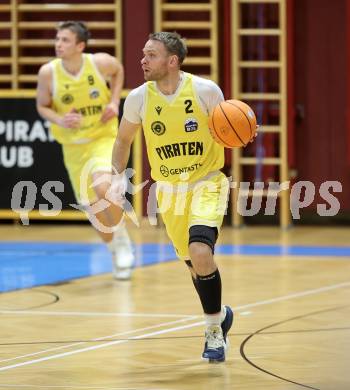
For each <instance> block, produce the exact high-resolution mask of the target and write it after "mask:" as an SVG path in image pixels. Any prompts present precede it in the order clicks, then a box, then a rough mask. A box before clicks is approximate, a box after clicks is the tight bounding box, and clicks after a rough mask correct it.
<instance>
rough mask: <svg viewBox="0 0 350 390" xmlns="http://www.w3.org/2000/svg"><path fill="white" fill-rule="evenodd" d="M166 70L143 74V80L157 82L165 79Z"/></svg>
mask: <svg viewBox="0 0 350 390" xmlns="http://www.w3.org/2000/svg"><path fill="white" fill-rule="evenodd" d="M168 73H169V72H168V70H167V69H166V68H161V69H157V70H152V71H150V72H144V73H143V74H144V78H145V80H146V81H159V80H162V79H163V78H165V77H166V76H167V75H168Z"/></svg>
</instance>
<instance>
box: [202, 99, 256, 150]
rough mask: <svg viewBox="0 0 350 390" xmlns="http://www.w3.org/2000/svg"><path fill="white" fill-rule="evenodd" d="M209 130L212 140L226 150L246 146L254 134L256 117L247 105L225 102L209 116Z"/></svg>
mask: <svg viewBox="0 0 350 390" xmlns="http://www.w3.org/2000/svg"><path fill="white" fill-rule="evenodd" d="M208 125H209V130H210V133H211V135H212V137H213V138H214V140H215V141H216V142H217V143H219V144H220V145H222V146H225V147H226V148H239V147H241V146H246V145H247V143H248V142H249V141H250V140H252V139H253V138H254V136H255V133H256V117H255V114H254V111H253V110H252V109H251V108H250V107H249V106H248V104H246V103H243V102H241V101H240V100H225V101H224V102H221V103H219V104H218V105H217V106H216V107H215V108H214V110H213V112H212V113H211V114H210V115H209V123H208Z"/></svg>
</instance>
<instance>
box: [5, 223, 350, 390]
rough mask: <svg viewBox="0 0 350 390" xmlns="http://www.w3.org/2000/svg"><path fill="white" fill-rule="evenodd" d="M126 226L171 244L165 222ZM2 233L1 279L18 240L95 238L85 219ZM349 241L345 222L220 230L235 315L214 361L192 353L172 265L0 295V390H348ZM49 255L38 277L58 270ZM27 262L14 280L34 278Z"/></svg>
mask: <svg viewBox="0 0 350 390" xmlns="http://www.w3.org/2000/svg"><path fill="white" fill-rule="evenodd" d="M130 232H131V235H132V237H133V239H134V241H135V243H136V247H137V248H139V247H140V248H141V246H140V245H142V244H144V243H153V244H154V245H155V247H156V248H157V247H159V248H162V245H164V243H167V242H168V240H167V238H166V235H165V233H164V231H163V229H162V228H154V227H149V226H147V225H145V226H143V227H142V229H137V228H135V227H132V226H131V227H130ZM0 236H1V240H2V242H0V256H3V258H5V257H6V256H12V257H13V258H12V266H11V263H3V262H2V261H1V257H0V276H1V275H2V276H1V278H4V277H5V276H6V278H7V282H9V279H11V278H13V279H15V278H16V275H15V272H16V265H15V262H16V253H17V252H16V248H17V245H19V244H17V241H21V242H40V243H53V242H60V243H67V245H68V243H71V242H72V241H75V239H74V237H79V242H86V243H88V244H91V243H98V242H99V240H98V238H97V236H96V235H95V233H94V232H93V230H92V228H90V227H89V226H86V225H68V226H62V225H58V226H57V225H52V226H51V225H41V226H40V225H34V226H29V227H21V226H18V225H17V226H16V225H13V226H12V225H3V226H0ZM349 237H350V229H349V228H306V227H299V228H294V229H291V230H289V231H281V230H279V229H278V228H268V227H258V228H246V229H241V230H233V229H230V228H224V229H223V232H222V236H221V238H220V241H219V244H220V245H219V251H218V255H217V262H218V264H219V266H220V270H221V276H222V280H223V289H224V293H223V302H224V303H225V304H229V305H230V306H232V307H233V308H234V310H235V321H234V326H233V327H232V329H231V331H230V342H231V347H230V349H229V352H228V355H227V361H226V362H225V363H223V364H217V365H213V364H211V365H209V364H207V363H205V362H202V361H201V360H200V355H201V352H202V348H203V340H204V339H203V329H204V326H203V322H202V317H201V309H200V305H199V300H198V298H197V297H196V296H195V294H194V289H193V287H192V283H191V281H190V277H189V273H188V271H187V270H186V268H185V266H184V265H183V264H182V263H181V262H179V261H166V262H157V263H155V264H151V265H147V266H139V267H137V268H136V269H135V271H134V276H133V280H132V281H131V282H118V281H114V280H113V279H112V277H111V274H110V273H101V274H98V275H94V276H89V277H84V278H79V279H74V280H71V281H66V282H61V283H55V284H46V285H45V284H44V285H40V286H36V287H32V288H26V289H18V290H14V291H7V292H3V293H2V294H0V315H1V325H0V329H1V331H0V390H4V389H8V390H9V389H16V390H21V389H28V390H31V389H46V390H51V389H57V390H62V389H66V390H75V389H76V390H102V389H103V390H127V389H129V390H131V389H133V390H170V389H181V390H207V389H210V390H216V389H225V390H226V389H227V390H228V389H230V390H231V389H234V390H245V389H247V390H258V389H259V390H292V389H302V388H307V389H320V390H321V389H322V390H348V389H350V374H349V367H350V299H349V298H350V240H349ZM5 243H6V244H7V245H9V244H11V245H13V247H12V249H11V250H9V247H8V246H7V247H6V248H7V249H6V250H3V251H1V248H2V246H1V244H5ZM232 245H235V246H232ZM147 248H149V247H147ZM220 248H221V249H220ZM137 253H138V255H140V256H141V255H142V254H141V252H140V251H139V252H137ZM38 255H40V253H39V252H38ZM51 255H52V256H54V253H50V254H49V255H48V256H47V257H46V258H45V255H44V257H43V261H42V264H41V269H42V270H43V274H45V273H46V271H47V272H48V270H49V267H50V268H51V271H53V272H54V273H59V272H60V265H59V264H53V263H55V261H54V262H52V261H50V258H51V257H52V256H51ZM160 256H162V253H160ZM77 259H78V258H77ZM77 259H75V258H74V256H72V258H71V263H70V264H71V267H72V268H73V267H75V262H77V261H78V260H77ZM23 260H24V263H23V264H24V265H23V266H22V271H21V278H22V279H23V280H26V281H28V280H34V279H33V278H34V276H33V275H31V274H30V272H28V274H25V273H24V271H23V270H26V269H28V270H30V267H29V264H28V265H26V264H25V260H26V257H25V256H24V259H23ZM138 264H139V265H140V264H141V263H140V262H139V263H138ZM11 267H12V268H11ZM26 267H28V268H26Z"/></svg>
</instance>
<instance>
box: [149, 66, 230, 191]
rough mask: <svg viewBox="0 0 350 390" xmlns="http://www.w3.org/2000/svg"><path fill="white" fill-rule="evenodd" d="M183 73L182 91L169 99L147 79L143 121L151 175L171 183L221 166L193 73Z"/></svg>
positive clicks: (220, 154)
mask: <svg viewBox="0 0 350 390" xmlns="http://www.w3.org/2000/svg"><path fill="white" fill-rule="evenodd" d="M183 74H184V76H185V80H184V82H183V85H182V87H181V90H180V91H179V92H178V95H177V96H176V97H175V98H174V100H172V101H171V102H168V101H167V100H166V98H165V97H164V96H162V95H161V94H160V93H159V92H158V90H157V88H156V83H155V82H153V81H148V82H146V95H145V96H146V99H145V110H144V112H145V115H144V118H143V120H142V126H143V131H144V134H145V139H146V146H147V153H148V158H149V162H150V165H151V176H152V178H153V179H154V180H156V181H168V182H170V183H174V184H175V183H179V182H181V181H183V180H184V179H185V180H186V181H187V182H189V183H191V182H194V181H196V180H199V179H201V178H203V177H204V176H206V175H207V174H208V173H210V172H213V171H217V170H219V169H221V168H222V167H223V165H224V148H223V147H222V146H220V145H219V144H217V143H216V142H215V141H214V140H213V138H212V137H211V135H210V133H209V128H208V115H207V114H206V113H205V112H203V110H202V108H201V106H200V105H199V102H198V101H197V97H196V94H195V92H194V90H193V83H192V75H191V74H189V73H183ZM181 174H182V176H180V175H181Z"/></svg>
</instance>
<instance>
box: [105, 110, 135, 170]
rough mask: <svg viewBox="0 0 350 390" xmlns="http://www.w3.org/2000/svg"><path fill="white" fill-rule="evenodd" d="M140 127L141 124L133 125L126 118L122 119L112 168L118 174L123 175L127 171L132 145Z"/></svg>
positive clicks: (114, 149)
mask: <svg viewBox="0 0 350 390" xmlns="http://www.w3.org/2000/svg"><path fill="white" fill-rule="evenodd" d="M140 127H141V125H140V124H138V123H132V122H129V121H128V120H127V119H125V118H124V117H123V118H122V120H121V122H120V126H119V129H118V135H117V138H116V140H115V143H114V147H113V154H112V166H113V168H114V170H115V171H116V172H117V173H122V172H123V171H124V170H125V169H126V167H127V164H128V161H129V156H130V150H131V145H132V143H133V141H134V138H135V135H136V132H137V131H138V129H139V128H140Z"/></svg>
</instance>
